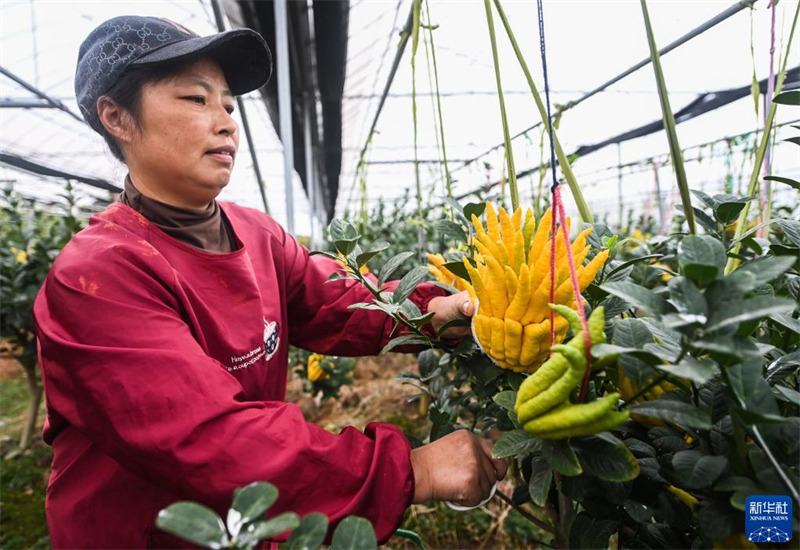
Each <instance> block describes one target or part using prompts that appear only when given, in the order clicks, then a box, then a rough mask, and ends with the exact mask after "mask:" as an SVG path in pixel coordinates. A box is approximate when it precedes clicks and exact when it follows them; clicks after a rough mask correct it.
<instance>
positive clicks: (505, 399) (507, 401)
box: [492, 390, 517, 411]
mask: <svg viewBox="0 0 800 550" xmlns="http://www.w3.org/2000/svg"><path fill="white" fill-rule="evenodd" d="M492 401H494V402H495V403H497V404H498V405H500V406H501V407H503V408H504V409H505V410H507V411H513V410H514V406H515V405H516V403H517V392H515V391H511V390H508V391H501V392H499V393H496V394H494V396H493V397H492Z"/></svg>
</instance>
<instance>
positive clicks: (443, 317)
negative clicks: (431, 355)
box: [428, 290, 475, 339]
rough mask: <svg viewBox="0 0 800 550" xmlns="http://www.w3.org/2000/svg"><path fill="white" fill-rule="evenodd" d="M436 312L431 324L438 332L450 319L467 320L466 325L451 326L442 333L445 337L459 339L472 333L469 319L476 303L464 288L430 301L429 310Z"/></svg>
mask: <svg viewBox="0 0 800 550" xmlns="http://www.w3.org/2000/svg"><path fill="white" fill-rule="evenodd" d="M431 311H432V312H434V316H433V319H431V325H432V326H433V330H435V331H436V332H437V333H438V332H439V329H441V328H442V327H443V326H444V325H446V324H447V323H449V322H450V321H455V320H463V321H466V325H464V326H455V327H450V328H448V329H447V330H445V331H444V333H443V334H442V337H443V338H452V339H459V338H463V337H464V336H466V335H468V334H469V333H470V327H469V321H470V319H471V318H472V315H473V313H475V304H473V303H472V300H471V299H470V297H469V293H468V292H467V291H466V290H464V291H462V292H459V293H458V294H452V295H450V296H437V297H436V298H433V299H432V300H431V301H430V302H428V312H429V313H430V312H431Z"/></svg>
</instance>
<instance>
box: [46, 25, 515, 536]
mask: <svg viewBox="0 0 800 550" xmlns="http://www.w3.org/2000/svg"><path fill="white" fill-rule="evenodd" d="M269 71H270V57H269V52H268V49H267V47H266V44H265V43H264V41H263V39H262V38H261V37H260V36H259V35H258V34H257V33H255V32H253V31H251V30H247V29H239V30H235V31H229V32H226V33H221V34H217V35H213V36H210V37H198V36H197V35H195V34H193V33H191V32H189V31H187V30H186V29H183V28H182V27H179V26H177V25H175V24H174V23H171V22H169V21H166V20H162V19H157V18H152V17H137V16H124V17H117V18H114V19H112V20H110V21H107V22H105V23H103V24H102V25H100V26H99V27H98V28H97V29H95V30H94V31H93V32H92V33H91V34H90V35H89V36H88V37H87V39H86V40H85V41H84V43H83V45H82V46H81V49H80V53H79V57H78V66H77V71H76V77H75V87H76V95H77V98H78V102H79V105H80V107H81V111H82V112H83V115H84V117H85V118H86V120H87V122H88V123H89V124H90V125H91V127H92V128H93V129H95V130H96V131H97V132H98V133H100V134H101V135H102V136H103V137H104V138H105V140H106V141H107V143H108V145H109V147H110V149H111V151H112V152H113V153H114V154H115V155H116V156H117V157H118V158H120V160H122V161H123V162H125V164H126V165H127V167H128V170H129V175H128V177H127V178H126V181H125V190H124V192H123V193H122V195H121V196H120V200H119V201H118V202H116V203H114V204H112V205H111V206H109V207H108V209H106V210H105V211H104V212H103V213H101V214H98V215H96V216H94V217H93V218H92V219H91V221H90V225H89V227H88V228H86V229H85V230H84V231H82V232H81V233H79V234H78V235H77V236H76V237H75V238H74V239H73V240H72V241H71V242H70V243H69V244H68V245H67V247H65V248H64V250H63V251H62V252H61V254H60V255H59V257H58V258H57V260H56V262H55V263H54V265H53V269H52V270H51V272H50V274H49V275H48V278H47V281H46V282H45V284H44V286H43V287H42V289H41V291H40V294H39V296H38V298H37V301H36V304H35V306H34V314H35V318H36V322H37V333H38V337H39V342H40V359H41V365H42V371H43V380H44V385H45V392H46V397H47V421H46V424H45V429H44V438H45V440H46V441H47V442H48V443H49V444H51V445H53V448H54V458H53V469H52V474H51V477H50V483H49V486H48V493H47V516H48V527H49V529H50V536H51V541H52V543H53V546H54V547H57V548H59V547H71V548H88V547H103V548H120V547H145V546H149V547H173V548H174V547H179V546H181V544H182V543H181V542H180V541H178V540H177V539H174V538H172V537H170V536H168V535H166V533H163V532H161V531H159V530H158V529H157V528H155V526H154V521H155V518H156V515H157V513H158V511H159V510H160V509H162V508H164V507H165V506H167V505H169V504H170V503H172V502H175V501H177V500H184V499H190V500H196V501H199V502H202V503H204V504H206V505H208V506H211V507H212V508H214V509H215V510H216V511H217V512H218V513H221V514H222V513H224V512H225V511H226V510H227V508H228V506H229V505H230V502H231V497H232V491H233V490H234V488H236V487H239V486H243V485H246V484H248V483H250V482H253V481H257V480H266V481H269V482H271V483H273V484H275V485H276V486H277V487H278V489H279V490H280V499H279V500H278V502H277V503H276V505H275V506H274V507H273V509H271V511H272V512H273V513H277V512H278V511H281V510H291V511H295V512H297V513H299V514H300V515H301V516H302V515H306V514H308V513H310V512H315V511H318V512H323V513H325V514H327V515H328V516H329V517H330V518H331V520H332V522H334V524H335V522H336V521H337V520H339V519H341V518H343V517H345V516H347V515H351V514H355V515H359V516H363V517H366V518H368V519H369V520H370V521H371V522H372V523H373V525H374V526H375V529H376V533H377V535H378V538H379V540H381V541H385V540H386V539H388V538H389V536H391V533H392V532H393V531H394V530H395V529H396V528H397V526H398V525H399V523H400V521H401V519H402V515H403V512H404V511H405V509H406V507H407V506H408V505H409V504H411V503H415V502H424V501H427V500H430V499H439V500H452V501H457V502H460V503H462V504H467V505H470V504H475V503H477V502H479V501H480V500H482V499H483V498H484V497H486V496H487V495H488V493H489V491H490V489H491V487H492V485H493V484H494V483H495V482H496V480H497V479H501V478H502V477H503V476H504V475H505V472H506V464H505V462H503V461H499V460H492V459H491V446H490V444H489V443H488V442H486V441H485V440H481V439H478V438H476V437H475V436H473V435H472V434H469V433H467V432H465V431H459V432H456V433H454V434H450V435H449V436H447V437H444V438H442V439H439V440H437V441H436V442H434V443H431V444H430V445H426V446H424V447H421V448H418V449H415V450H413V451H412V450H410V448H409V445H408V443H407V442H406V440H405V438H404V437H403V434H402V433H401V432H400V431H399V430H397V429H396V428H394V427H392V426H389V425H385V424H370V425H368V426H367V428H366V430H365V432H364V433H361V432H360V431H358V430H356V429H353V428H348V429H345V430H344V431H343V432H342V433H341V434H339V435H333V434H330V433H328V432H326V431H325V430H323V429H321V428H319V427H316V426H314V425H313V424H309V423H307V422H306V421H305V420H304V419H303V417H302V414H301V412H300V410H299V409H298V407H296V406H295V405H292V404H288V403H284V402H283V399H284V396H285V387H286V376H287V352H288V346H289V344H290V343H291V344H294V345H297V346H301V347H303V348H307V349H309V350H313V351H316V352H320V353H330V354H342V355H354V354H362V355H365V354H373V353H377V352H378V351H379V350H380V349H381V347H382V346H383V345H384V344H385V343H386V341H387V340H388V338H389V333H390V332H391V328H392V327H391V321H390V320H389V319H388V318H387V317H385V316H383V314H382V313H380V312H374V311H365V310H350V309H348V307H347V306H348V305H349V304H352V303H355V302H360V301H364V300H368V299H369V298H368V293H367V292H366V291H365V290H364V289H363V288H362V287H360V286H359V285H356V284H353V283H352V281H350V282H347V281H337V282H333V283H328V284H325V280H326V279H327V278H328V276H329V275H330V273H331V272H332V271H334V270H335V269H336V264H335V263H333V262H330V261H329V260H326V259H323V258H319V257H313V258H311V257H309V255H308V251H307V250H306V249H304V248H303V247H302V246H300V245H298V244H297V242H296V241H295V240H294V239H293V238H292V236H291V235H288V234H286V233H285V232H284V231H283V230H282V229H281V227H280V226H279V225H278V224H277V223H275V222H274V221H273V220H272V219H271V218H270V217H268V216H266V215H264V214H262V213H260V212H257V211H255V210H251V209H247V208H243V207H239V206H237V205H235V204H230V203H222V204H221V203H218V202H216V200H215V199H216V197H217V195H218V194H219V193H220V191H222V189H223V188H224V187H225V185H227V183H228V181H229V179H230V175H231V170H232V169H233V164H234V161H235V158H236V153H237V150H238V142H239V132H238V129H237V127H236V124H235V122H234V120H233V118H232V117H231V113H232V112H233V109H234V105H235V103H234V96H235V95H238V94H242V93H246V92H248V91H251V90H253V89H257V88H259V87H260V86H262V85H263V84H264V83H265V82H266V80H267V79H268V77H269ZM443 294H444V293H443V292H442V291H441V290H439V289H437V288H436V287H434V286H432V285H428V284H423V285H420V286H419V288H417V289H416V290H415V292H414V293H413V294H412V296H411V299H412V300H413V301H414V302H415V303H416V304H417V305H418V306H419V307H420V309H421V310H422V311H433V312H434V313H435V315H434V317H433V321H432V325H433V327H432V328H433V329H434V330H435V329H436V328H438V327H441V326H443V325H444V324H445V323H447V322H448V321H450V320H453V319H456V318H459V317H465V318H466V317H469V316H470V315H471V314H472V306H471V304H470V303H469V300H468V298H467V297H466V296H465V295H463V294H459V295H454V296H444V295H443ZM449 335H450V336H455V337H458V336H462V335H463V329H462V331H461V333H458V332H457V331H456V332H451V333H450V334H449Z"/></svg>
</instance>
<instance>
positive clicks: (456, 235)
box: [433, 219, 467, 243]
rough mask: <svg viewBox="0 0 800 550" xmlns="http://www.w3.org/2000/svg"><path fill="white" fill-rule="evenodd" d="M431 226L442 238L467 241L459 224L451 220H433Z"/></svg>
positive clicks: (461, 241)
mask: <svg viewBox="0 0 800 550" xmlns="http://www.w3.org/2000/svg"><path fill="white" fill-rule="evenodd" d="M433 228H434V229H435V230H436V231H437V232H438V233H439V234H440V235H441V236H442V238H444V239H453V240H455V241H458V242H460V243H463V242H466V241H467V234H466V233H465V232H464V228H463V227H462V226H461V224H458V223H455V222H452V221H450V220H446V219H440V220H436V221H434V222H433Z"/></svg>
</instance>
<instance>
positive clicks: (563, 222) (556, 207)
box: [536, 0, 592, 403]
mask: <svg viewBox="0 0 800 550" xmlns="http://www.w3.org/2000/svg"><path fill="white" fill-rule="evenodd" d="M536 6H537V9H538V15H539V48H540V50H541V54H542V71H543V73H544V96H545V101H546V103H547V128H548V130H549V136H550V167H551V169H552V174H553V185H552V186H551V187H550V192H551V193H552V208H553V217H552V223H551V226H550V235H551V239H550V303H555V301H556V240H557V239H556V237H557V236H558V225H560V226H561V231H562V235H563V236H564V247H565V248H566V256H567V264H568V265H569V277H570V281H571V283H572V291H573V292H574V294H575V303H576V304H577V306H578V317H579V318H580V321H581V329H582V331H583V341H584V344H585V345H586V374H585V375H584V377H583V380H582V381H581V390H580V395H579V397H578V401H579V402H581V403H582V402H583V400H584V398H585V397H586V388H587V385H588V383H589V375H590V374H591V372H592V341H591V338H590V336H589V326H588V324H587V322H586V312H585V311H584V310H583V297H582V296H581V288H580V283H579V282H578V272H577V271H576V269H575V260H574V259H573V257H572V244H571V243H570V240H569V233H568V231H567V219H566V218H567V217H566V214H565V212H564V204H563V203H562V201H561V189H560V186H559V184H558V178H557V177H556V162H555V160H556V151H555V143H554V142H555V140H554V139H553V117H552V115H551V114H550V82H549V81H548V78H547V48H546V47H545V39H544V11H543V9H542V0H536ZM555 340H556V325H555V312H554V311H553V310H550V348H552V347H553V345H554V344H555Z"/></svg>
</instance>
